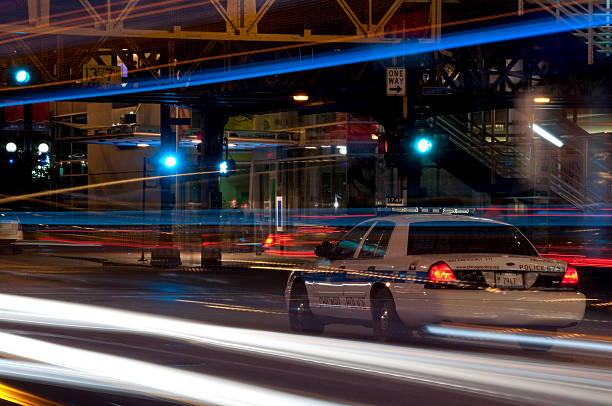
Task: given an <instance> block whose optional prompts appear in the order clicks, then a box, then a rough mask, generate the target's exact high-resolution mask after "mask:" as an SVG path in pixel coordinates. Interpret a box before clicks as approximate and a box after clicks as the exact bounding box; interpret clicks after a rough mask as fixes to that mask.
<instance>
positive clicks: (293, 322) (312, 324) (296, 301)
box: [289, 283, 325, 334]
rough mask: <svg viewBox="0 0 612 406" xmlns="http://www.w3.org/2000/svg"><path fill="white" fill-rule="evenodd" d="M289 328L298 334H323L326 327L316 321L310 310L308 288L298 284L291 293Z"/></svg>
mask: <svg viewBox="0 0 612 406" xmlns="http://www.w3.org/2000/svg"><path fill="white" fill-rule="evenodd" d="M289 327H290V328H291V330H292V331H295V332H297V333H307V334H321V333H322V332H323V329H324V328H325V326H324V325H323V323H321V322H319V321H318V320H316V318H315V317H314V315H313V314H312V311H311V310H310V302H309V300H308V293H307V291H306V286H304V284H303V283H296V285H294V286H293V289H292V292H291V299H290V305H289Z"/></svg>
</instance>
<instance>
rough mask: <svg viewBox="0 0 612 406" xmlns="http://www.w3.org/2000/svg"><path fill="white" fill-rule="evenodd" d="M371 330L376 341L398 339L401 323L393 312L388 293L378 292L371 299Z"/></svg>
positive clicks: (392, 302) (394, 311)
mask: <svg viewBox="0 0 612 406" xmlns="http://www.w3.org/2000/svg"><path fill="white" fill-rule="evenodd" d="M372 330H373V333H374V338H375V339H376V340H378V341H390V340H393V339H397V338H399V335H400V333H401V330H402V323H401V321H400V319H399V317H398V315H397V312H396V310H395V302H394V301H393V297H392V296H391V294H390V292H388V291H386V292H380V293H379V294H378V295H376V296H375V297H374V298H373V299H372Z"/></svg>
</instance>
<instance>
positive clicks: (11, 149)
mask: <svg viewBox="0 0 612 406" xmlns="http://www.w3.org/2000/svg"><path fill="white" fill-rule="evenodd" d="M15 151H17V144H15V143H14V142H9V143H8V144H6V152H15Z"/></svg>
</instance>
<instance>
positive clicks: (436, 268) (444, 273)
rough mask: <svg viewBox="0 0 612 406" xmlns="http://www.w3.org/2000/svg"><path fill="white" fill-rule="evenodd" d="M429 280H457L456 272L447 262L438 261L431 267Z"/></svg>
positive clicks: (435, 281)
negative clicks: (454, 272)
mask: <svg viewBox="0 0 612 406" xmlns="http://www.w3.org/2000/svg"><path fill="white" fill-rule="evenodd" d="M427 282H429V283H448V282H457V279H456V278H455V274H453V271H452V269H450V267H449V266H448V265H447V264H446V263H445V262H442V261H440V262H436V263H435V264H433V265H432V266H431V267H430V268H429V274H428V275H427Z"/></svg>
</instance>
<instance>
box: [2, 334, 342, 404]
mask: <svg viewBox="0 0 612 406" xmlns="http://www.w3.org/2000/svg"><path fill="white" fill-rule="evenodd" d="M0 342H1V343H2V344H1V348H0V350H1V351H2V352H3V353H4V354H10V355H12V356H18V357H24V358H28V359H32V360H36V361H39V362H42V363H46V364H51V365H56V366H60V367H63V368H67V369H69V370H76V371H84V372H85V376H86V377H87V378H89V379H93V380H99V381H103V382H107V383H111V384H114V385H117V386H120V387H122V386H123V387H125V386H128V387H132V388H133V387H134V386H136V389H137V390H139V391H143V392H145V393H148V394H152V395H155V396H159V397H163V398H169V399H180V400H181V401H183V402H189V403H194V404H201V403H205V404H213V405H228V406H234V405H235V406H243V405H288V404H289V405H305V406H306V405H321V406H323V405H332V403H330V402H325V401H319V400H316V399H311V398H305V397H301V396H296V395H292V394H288V393H283V392H279V391H274V390H270V389H264V388H259V387H257V386H254V385H248V384H243V383H239V382H236V381H231V380H228V379H222V378H216V377H212V376H208V375H203V374H197V373H193V372H186V371H182V370H179V369H176V368H170V367H163V366H159V365H155V364H151V363H148V362H143V361H137V360H133V359H129V358H123V357H119V356H115V355H107V354H101V353H97V352H93V351H87V350H80V349H75V348H71V347H67V346H63V345H58V344H51V343H46V342H44V341H40V340H35V339H32V338H27V337H22V336H19V335H15V334H7V333H0Z"/></svg>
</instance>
